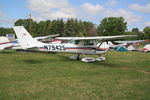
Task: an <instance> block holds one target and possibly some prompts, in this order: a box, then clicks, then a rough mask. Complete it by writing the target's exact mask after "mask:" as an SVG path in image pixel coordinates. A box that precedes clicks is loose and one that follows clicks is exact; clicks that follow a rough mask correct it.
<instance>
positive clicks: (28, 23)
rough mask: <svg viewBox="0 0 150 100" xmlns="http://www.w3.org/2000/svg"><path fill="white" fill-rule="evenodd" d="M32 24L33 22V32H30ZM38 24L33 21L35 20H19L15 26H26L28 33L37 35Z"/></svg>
mask: <svg viewBox="0 0 150 100" xmlns="http://www.w3.org/2000/svg"><path fill="white" fill-rule="evenodd" d="M30 22H31V26H32V27H31V28H32V29H31V30H30ZM36 23H37V22H35V21H33V19H19V20H17V21H16V22H15V23H14V26H24V27H25V29H27V31H28V32H30V31H31V32H30V34H32V35H35V30H34V29H35V27H36Z"/></svg>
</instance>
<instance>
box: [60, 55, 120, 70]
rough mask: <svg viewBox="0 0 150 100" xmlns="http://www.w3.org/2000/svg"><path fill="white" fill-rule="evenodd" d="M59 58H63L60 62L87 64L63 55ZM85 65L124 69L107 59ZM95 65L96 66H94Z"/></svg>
mask: <svg viewBox="0 0 150 100" xmlns="http://www.w3.org/2000/svg"><path fill="white" fill-rule="evenodd" d="M57 56H59V57H60V58H62V59H61V60H60V61H65V62H66V61H67V62H80V63H85V62H82V61H81V60H71V59H70V58H69V57H68V56H63V55H57ZM85 64H89V65H91V67H94V66H96V67H101V66H103V67H113V68H120V67H122V65H121V64H118V63H113V62H111V61H109V60H108V59H106V60H105V61H95V62H90V63H85ZM92 65H94V66H92Z"/></svg>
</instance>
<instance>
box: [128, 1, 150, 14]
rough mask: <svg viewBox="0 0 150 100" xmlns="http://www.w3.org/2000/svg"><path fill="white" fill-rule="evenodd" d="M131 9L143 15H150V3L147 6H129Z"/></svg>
mask: <svg viewBox="0 0 150 100" xmlns="http://www.w3.org/2000/svg"><path fill="white" fill-rule="evenodd" d="M129 8H130V9H132V10H135V11H138V12H142V13H150V3H148V4H147V5H145V6H142V5H139V4H131V5H129Z"/></svg>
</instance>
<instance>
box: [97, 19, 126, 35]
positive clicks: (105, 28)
mask: <svg viewBox="0 0 150 100" xmlns="http://www.w3.org/2000/svg"><path fill="white" fill-rule="evenodd" d="M126 25H127V22H125V20H124V18H123V17H108V18H104V19H103V20H102V21H101V23H100V24H99V26H98V29H97V31H98V34H99V35H103V36H108V35H121V34H124V33H125V30H127V26H126Z"/></svg>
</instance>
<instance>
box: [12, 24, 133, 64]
mask: <svg viewBox="0 0 150 100" xmlns="http://www.w3.org/2000/svg"><path fill="white" fill-rule="evenodd" d="M13 29H14V31H15V33H16V36H17V38H18V40H19V43H20V45H21V47H22V49H25V50H26V49H30V50H37V51H46V52H66V53H76V54H78V55H77V56H73V57H70V58H72V59H76V60H79V59H80V55H81V54H94V55H101V54H103V53H106V52H107V51H108V50H109V47H110V46H109V45H108V44H107V42H105V41H107V40H113V39H116V38H123V37H135V35H120V36H102V37H68V40H69V41H68V43H61V44H47V43H42V42H40V41H37V40H36V39H34V38H33V37H32V36H31V35H30V34H29V33H28V32H27V30H26V29H25V28H24V27H23V26H14V27H13ZM59 39H60V38H59ZM65 39H67V37H66V38H64V37H63V38H62V40H65ZM95 60H98V61H101V60H105V58H104V57H99V58H96V59H95V58H89V57H86V58H83V59H82V60H81V61H84V62H94V61H95Z"/></svg>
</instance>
